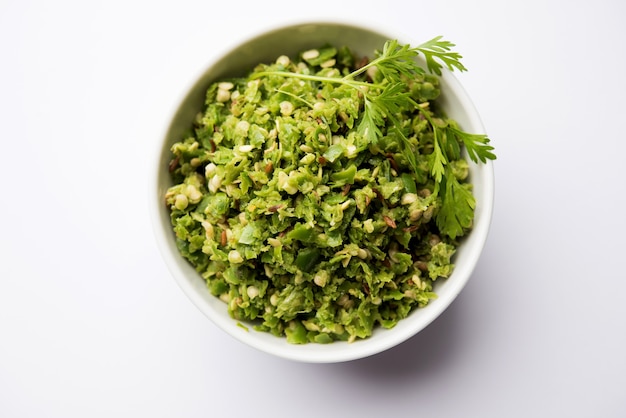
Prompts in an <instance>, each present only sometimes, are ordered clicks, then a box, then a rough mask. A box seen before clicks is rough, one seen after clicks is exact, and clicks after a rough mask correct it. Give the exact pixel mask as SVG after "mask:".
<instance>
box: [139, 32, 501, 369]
mask: <svg viewBox="0 0 626 418" xmlns="http://www.w3.org/2000/svg"><path fill="white" fill-rule="evenodd" d="M391 38H393V36H390V35H387V34H385V33H382V32H378V31H373V30H371V29H366V28H362V27H358V26H351V25H345V24H338V23H305V24H296V25H292V26H287V27H284V28H279V29H276V30H273V31H271V32H267V33H264V34H262V35H259V36H257V37H254V38H253V39H250V40H249V41H247V42H244V43H242V44H240V45H239V46H238V47H236V48H234V49H233V50H231V52H229V53H227V54H225V55H223V56H222V57H221V58H220V59H218V60H217V61H216V62H215V63H214V64H213V65H211V66H210V68H208V69H207V70H206V71H205V72H204V74H202V75H201V76H200V78H199V79H198V80H197V82H196V83H195V84H194V85H193V86H192V87H191V88H190V89H189V91H188V93H187V95H186V96H185V97H184V98H183V99H182V101H181V103H180V104H179V106H178V107H177V108H176V112H175V114H174V116H173V118H172V119H171V122H170V124H169V125H168V126H167V128H166V132H165V134H164V138H163V139H162V143H161V147H160V149H159V153H158V156H157V158H156V160H157V161H156V162H157V167H155V170H156V173H157V176H156V187H155V189H154V195H153V201H152V202H151V207H153V208H154V211H153V223H154V229H155V235H156V239H157V244H158V246H159V248H160V250H161V253H162V255H163V258H164V260H165V262H166V264H167V266H168V268H169V269H170V271H171V273H172V275H173V276H174V278H175V279H176V281H177V283H178V285H179V286H180V287H181V288H182V290H183V291H184V293H185V294H186V295H187V296H188V297H189V298H190V299H191V300H192V302H193V303H194V304H195V305H196V306H197V307H198V308H199V309H200V310H201V311H202V312H203V313H204V314H205V315H206V316H208V317H209V318H210V319H211V320H213V321H214V323H215V324H216V325H218V326H219V327H220V328H221V329H222V330H224V331H226V332H227V333H228V334H230V335H232V336H233V337H235V338H237V339H239V340H240V341H242V342H244V343H247V344H249V345H251V346H253V347H256V348H257V349H259V350H262V351H265V352H268V353H271V354H274V355H277V356H280V357H284V358H288V359H292V360H299V361H307V362H339V361H347V360H354V359H357V358H362V357H366V356H369V355H372V354H376V353H378V352H381V351H384V350H386V349H388V348H390V347H392V346H394V345H397V344H399V343H401V342H403V341H405V340H406V339H408V338H410V337H411V336H413V335H414V334H416V333H417V332H419V331H420V330H421V329H423V328H424V327H425V326H427V325H428V324H429V323H430V322H432V321H433V320H434V319H435V318H436V317H437V316H439V315H440V314H441V312H443V311H444V310H445V309H446V307H447V306H448V305H449V304H450V303H451V302H452V301H453V300H454V299H455V298H456V296H457V295H458V294H459V292H460V291H461V290H462V288H463V287H464V286H465V284H466V282H467V280H468V279H469V277H470V275H471V273H472V271H473V269H474V267H475V265H476V262H477V261H478V258H479V256H480V253H481V251H482V248H483V245H484V242H485V240H486V238H487V233H488V229H489V223H490V220H491V211H492V206H493V169H492V164H491V163H490V162H488V163H487V164H484V165H480V166H479V165H475V164H472V163H470V177H471V181H472V183H473V184H474V195H475V197H476V200H477V207H476V214H475V222H474V229H473V231H472V232H471V233H470V234H469V235H468V236H467V237H466V238H465V240H464V242H463V243H462V245H461V246H460V247H459V249H458V251H457V253H456V255H455V258H454V263H455V265H456V267H455V271H454V273H453V274H452V275H451V277H450V278H449V279H448V280H446V281H441V282H439V283H438V286H437V287H436V289H435V290H436V292H437V293H438V298H437V299H436V300H434V301H432V302H431V303H430V304H429V305H428V306H427V307H425V308H423V309H418V310H416V311H414V312H413V313H412V314H411V315H410V316H409V317H408V318H406V319H404V320H402V321H400V322H399V323H398V325H396V327H395V328H393V329H391V330H384V329H378V330H375V331H374V334H373V335H372V336H371V337H370V338H368V339H365V340H361V341H356V342H354V343H350V344H348V343H344V342H335V343H332V344H327V345H320V344H307V345H292V344H289V343H287V342H286V340H285V339H283V338H277V337H274V336H272V335H270V334H269V333H263V332H257V331H254V330H253V329H252V328H250V330H249V331H246V330H245V329H243V328H242V327H240V326H237V322H236V321H235V320H234V319H232V318H231V317H230V316H229V315H228V313H227V309H226V305H225V304H224V303H223V302H221V301H220V300H219V299H218V298H216V297H214V296H212V295H211V294H210V293H209V292H208V290H207V288H206V285H205V282H204V280H203V279H202V278H201V277H200V276H199V275H198V274H197V272H196V271H195V270H194V269H193V268H192V267H191V265H190V264H189V263H187V261H186V260H184V259H183V258H182V256H180V255H179V253H178V249H177V248H176V242H175V238H174V234H173V232H172V228H171V226H170V218H169V210H168V208H167V207H166V205H165V204H164V203H163V196H164V194H165V192H166V190H167V189H168V188H169V187H170V186H171V185H172V182H171V179H170V176H169V173H168V170H167V167H168V163H169V160H170V147H171V145H172V144H173V143H175V142H177V141H179V140H180V139H181V137H182V135H184V133H185V132H187V131H188V129H189V127H190V126H191V124H192V121H193V120H194V118H195V115H196V114H197V113H198V112H199V111H201V110H202V108H203V102H204V97H205V92H206V89H207V88H208V87H209V85H210V84H211V83H212V82H214V81H217V80H219V79H222V78H224V77H229V76H240V75H245V74H246V73H247V72H248V71H249V70H250V69H252V68H253V67H254V66H255V65H257V64H258V63H260V62H273V61H274V60H275V59H276V58H277V57H278V56H279V55H283V54H285V55H290V56H294V55H295V54H296V53H298V52H300V51H302V50H305V49H309V48H315V47H319V46H321V45H323V44H326V43H330V44H333V45H337V46H343V45H346V46H348V47H350V48H351V49H352V50H353V51H354V52H355V54H356V55H357V56H363V55H366V56H369V57H371V56H372V54H373V51H374V50H376V49H381V48H382V45H383V44H384V42H385V41H386V40H388V39H391ZM399 41H401V42H408V43H411V41H410V40H409V41H407V40H403V39H399ZM439 103H440V105H441V107H442V108H443V109H444V111H445V112H446V113H447V115H448V116H449V117H451V118H453V119H455V120H456V121H457V122H459V124H460V126H461V127H462V128H463V129H465V130H466V131H469V132H473V133H484V128H483V126H482V123H481V121H480V118H479V116H478V114H477V112H476V110H475V108H474V106H473V104H472V103H471V101H470V99H469V98H468V97H467V94H466V93H465V92H464V90H463V89H462V87H461V86H460V84H459V83H458V81H457V80H456V79H455V78H454V77H453V76H452V75H451V74H450V73H448V72H444V74H443V76H442V97H441V99H440V101H439Z"/></svg>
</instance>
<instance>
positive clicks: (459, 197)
mask: <svg viewBox="0 0 626 418" xmlns="http://www.w3.org/2000/svg"><path fill="white" fill-rule="evenodd" d="M444 187H445V190H444V193H443V196H442V197H441V198H442V204H441V208H440V209H439V212H438V213H437V216H436V223H437V227H438V228H439V230H440V231H441V232H442V233H444V234H446V235H448V236H449V237H450V238H452V239H455V238H457V237H460V236H463V235H464V234H465V230H466V229H469V228H471V226H472V221H473V219H474V208H475V207H476V200H475V199H474V196H473V195H472V193H471V191H470V190H469V189H467V188H466V187H464V186H463V185H462V184H461V183H459V182H458V180H457V179H456V177H455V176H454V173H452V170H451V169H450V168H448V169H447V170H446V177H445V185H444Z"/></svg>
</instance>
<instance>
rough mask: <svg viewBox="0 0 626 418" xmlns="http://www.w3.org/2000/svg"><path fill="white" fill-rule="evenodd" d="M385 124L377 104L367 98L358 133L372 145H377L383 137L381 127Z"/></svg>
mask: <svg viewBox="0 0 626 418" xmlns="http://www.w3.org/2000/svg"><path fill="white" fill-rule="evenodd" d="M383 124H384V120H383V115H382V114H381V112H380V109H379V107H378V105H377V104H376V103H374V102H373V101H371V100H369V99H367V97H366V98H365V102H364V106H363V115H362V116H361V120H360V121H359V124H358V126H357V132H358V133H359V134H360V135H362V136H363V138H365V139H366V140H367V142H368V143H370V144H375V143H377V142H378V139H379V138H380V137H381V136H382V132H381V130H380V128H379V126H382V125H383Z"/></svg>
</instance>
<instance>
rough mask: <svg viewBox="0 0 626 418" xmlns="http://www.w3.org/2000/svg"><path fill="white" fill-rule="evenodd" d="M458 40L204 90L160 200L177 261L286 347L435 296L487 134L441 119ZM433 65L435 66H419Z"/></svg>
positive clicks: (464, 216) (337, 51) (316, 59)
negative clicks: (445, 80)
mask: <svg viewBox="0 0 626 418" xmlns="http://www.w3.org/2000/svg"><path fill="white" fill-rule="evenodd" d="M452 46H454V45H453V44H451V43H449V42H447V41H443V40H441V38H440V37H437V38H434V39H433V40H431V41H428V42H426V43H424V44H422V45H420V46H419V47H417V48H410V47H409V46H407V45H400V44H398V43H397V42H396V41H389V42H387V43H386V44H385V45H384V48H383V50H382V51H379V52H375V58H374V59H372V60H371V61H370V60H367V59H361V58H360V57H354V56H353V54H352V53H351V52H350V51H349V50H348V49H347V48H345V47H344V48H337V47H334V46H324V47H322V48H319V49H313V50H308V51H303V52H302V53H300V54H299V55H298V56H296V57H287V56H279V57H278V58H277V59H276V61H275V62H274V63H270V64H259V65H258V66H257V67H256V68H254V69H253V70H252V71H251V73H250V74H249V75H248V76H247V77H242V78H233V79H228V80H222V81H220V82H216V83H214V84H212V85H211V86H210V87H209V89H208V91H207V93H206V102H205V105H206V106H205V108H204V111H203V112H202V113H201V114H199V115H198V117H197V119H196V121H195V124H194V127H193V130H192V131H191V132H190V134H189V135H188V136H187V137H185V138H184V139H183V140H181V141H180V142H177V143H175V144H174V145H173V146H172V148H171V151H172V160H171V162H170V165H169V170H170V172H171V175H172V178H173V180H174V184H175V185H174V186H173V187H171V188H170V189H169V190H168V191H167V194H166V196H165V200H166V202H167V205H168V206H169V208H170V209H171V221H172V225H173V230H174V233H175V234H176V240H177V245H178V248H179V250H180V252H181V254H182V255H183V256H184V257H185V258H186V259H187V260H188V261H189V262H190V263H191V264H192V265H193V266H194V267H195V269H196V270H197V271H198V273H199V274H200V275H201V276H202V277H203V278H204V280H206V283H207V286H208V291H210V292H211V293H212V294H213V295H215V296H216V297H219V298H220V299H221V300H222V301H224V302H225V304H226V305H227V309H228V312H229V313H230V315H231V316H232V317H233V318H234V319H236V320H238V321H245V322H249V323H251V324H253V325H254V329H256V330H259V331H266V332H270V333H272V334H274V335H276V336H285V337H286V338H287V341H289V342H291V343H307V342H316V343H330V342H333V341H336V340H342V341H350V342H352V341H354V340H356V339H361V338H367V337H369V336H370V335H371V334H372V332H373V330H374V329H375V328H376V327H378V326H381V327H384V328H391V327H393V326H394V325H396V324H397V323H398V321H400V320H401V319H403V318H405V317H406V316H407V315H409V313H411V312H412V311H413V310H414V309H416V308H420V307H423V306H426V305H427V304H428V303H429V301H430V300H432V299H433V298H436V294H435V292H434V291H433V285H434V283H435V281H436V280H441V279H444V278H447V277H449V276H450V275H451V273H452V271H453V268H454V265H453V263H452V261H451V259H452V256H453V254H454V253H455V250H456V248H457V246H458V244H459V239H460V238H461V237H462V236H464V235H465V234H467V233H468V232H469V231H470V230H471V226H472V220H473V217H474V207H475V200H474V197H473V196H472V192H471V184H470V183H469V182H468V173H469V167H468V162H467V161H466V159H465V158H463V156H462V152H461V150H462V149H465V150H466V153H467V155H468V156H469V158H470V159H472V160H473V161H475V162H485V161H486V160H487V159H494V158H495V156H494V154H493V153H492V152H491V150H493V148H492V147H491V146H490V145H489V139H488V138H487V137H486V136H485V135H476V134H468V133H466V132H464V131H462V130H461V129H460V128H459V127H458V126H457V124H456V123H455V122H454V121H452V120H450V119H448V118H446V117H445V116H444V115H443V114H442V113H441V112H439V111H438V110H437V101H436V99H437V97H438V96H439V94H440V87H439V77H438V75H440V74H441V68H442V67H443V66H446V67H447V68H448V69H450V70H453V69H457V70H461V71H463V70H465V68H464V67H463V66H462V64H461V63H460V61H459V59H460V58H461V57H460V55H458V54H457V53H455V52H452V51H451V50H450V48H451V47H452ZM420 53H421V54H422V55H423V56H424V57H425V58H426V63H427V70H425V69H422V68H421V67H420V66H418V64H416V61H415V60H414V57H415V56H416V55H418V54H420Z"/></svg>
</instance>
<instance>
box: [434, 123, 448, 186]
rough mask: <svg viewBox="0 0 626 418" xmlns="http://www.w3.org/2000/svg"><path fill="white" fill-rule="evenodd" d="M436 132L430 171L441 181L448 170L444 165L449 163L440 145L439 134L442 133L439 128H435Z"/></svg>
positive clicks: (436, 179) (437, 180) (438, 181)
mask: <svg viewBox="0 0 626 418" xmlns="http://www.w3.org/2000/svg"><path fill="white" fill-rule="evenodd" d="M434 134H435V140H434V141H433V146H434V149H433V153H432V154H431V157H430V158H431V159H432V162H431V169H430V173H431V174H432V176H433V178H434V179H435V181H436V182H437V183H441V180H442V178H443V176H444V175H445V171H446V170H445V168H444V166H445V165H446V164H448V160H447V158H446V157H445V155H444V154H443V152H442V151H441V147H440V145H439V138H438V136H439V135H441V133H440V132H439V131H438V129H435V130H434ZM438 134H439V135H438Z"/></svg>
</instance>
